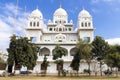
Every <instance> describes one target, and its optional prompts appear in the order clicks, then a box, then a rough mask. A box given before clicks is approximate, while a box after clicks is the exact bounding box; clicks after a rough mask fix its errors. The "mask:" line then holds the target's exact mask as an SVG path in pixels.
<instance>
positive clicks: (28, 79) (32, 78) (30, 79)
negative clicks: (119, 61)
mask: <svg viewBox="0 0 120 80" xmlns="http://www.w3.org/2000/svg"><path fill="white" fill-rule="evenodd" d="M0 80H120V77H111V76H110V77H107V76H103V77H100V76H98V77H88V76H79V77H58V76H46V77H41V76H40V75H39V76H37V75H28V76H27V75H21V76H11V77H8V76H7V77H0Z"/></svg>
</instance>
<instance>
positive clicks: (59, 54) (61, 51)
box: [53, 45, 67, 60]
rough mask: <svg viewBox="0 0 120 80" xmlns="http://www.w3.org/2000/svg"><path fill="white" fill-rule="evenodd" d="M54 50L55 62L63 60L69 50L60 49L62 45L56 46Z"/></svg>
mask: <svg viewBox="0 0 120 80" xmlns="http://www.w3.org/2000/svg"><path fill="white" fill-rule="evenodd" d="M54 50H55V54H54V55H53V60H56V59H58V58H62V56H63V55H64V56H65V55H66V53H67V50H66V49H64V48H62V47H60V45H56V47H55V49H54Z"/></svg>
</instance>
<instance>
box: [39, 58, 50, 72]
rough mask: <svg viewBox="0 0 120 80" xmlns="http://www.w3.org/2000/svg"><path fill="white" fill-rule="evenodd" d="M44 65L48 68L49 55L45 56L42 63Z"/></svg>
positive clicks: (45, 68)
mask: <svg viewBox="0 0 120 80" xmlns="http://www.w3.org/2000/svg"><path fill="white" fill-rule="evenodd" d="M41 66H42V67H44V70H47V66H49V62H48V61H47V57H46V56H44V60H43V62H42V64H41Z"/></svg>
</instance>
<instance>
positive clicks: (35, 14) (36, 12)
mask: <svg viewBox="0 0 120 80" xmlns="http://www.w3.org/2000/svg"><path fill="white" fill-rule="evenodd" d="M30 16H32V17H40V18H43V15H42V13H41V11H40V10H39V9H35V10H34V11H32V13H31V15H30Z"/></svg>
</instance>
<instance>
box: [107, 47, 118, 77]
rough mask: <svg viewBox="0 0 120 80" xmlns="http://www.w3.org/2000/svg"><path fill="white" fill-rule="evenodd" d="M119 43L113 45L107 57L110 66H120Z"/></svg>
mask: <svg viewBox="0 0 120 80" xmlns="http://www.w3.org/2000/svg"><path fill="white" fill-rule="evenodd" d="M119 48H120V46H119V45H111V46H110V50H109V53H108V54H107V57H106V63H107V65H108V66H109V67H111V69H112V67H116V68H119V67H120V52H119ZM116 76H117V70H116Z"/></svg>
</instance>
